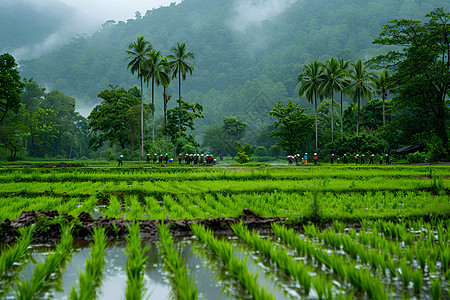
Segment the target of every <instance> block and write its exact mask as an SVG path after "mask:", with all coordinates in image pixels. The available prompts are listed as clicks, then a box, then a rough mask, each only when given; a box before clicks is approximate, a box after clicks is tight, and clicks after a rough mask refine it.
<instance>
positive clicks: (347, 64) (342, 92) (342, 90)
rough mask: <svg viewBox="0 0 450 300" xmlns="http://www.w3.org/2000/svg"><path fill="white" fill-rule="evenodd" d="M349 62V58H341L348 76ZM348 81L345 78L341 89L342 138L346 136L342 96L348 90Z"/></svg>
mask: <svg viewBox="0 0 450 300" xmlns="http://www.w3.org/2000/svg"><path fill="white" fill-rule="evenodd" d="M349 64H350V61H349V60H347V61H344V59H343V58H342V57H341V58H340V59H339V67H340V68H341V70H342V71H344V73H345V76H346V77H347V76H348V66H349ZM348 83H349V82H348V79H345V80H344V83H343V86H344V88H343V89H341V91H340V92H341V139H342V138H343V137H344V126H343V124H344V123H343V117H344V116H343V103H342V98H343V96H344V92H345V91H346V88H347V86H348Z"/></svg>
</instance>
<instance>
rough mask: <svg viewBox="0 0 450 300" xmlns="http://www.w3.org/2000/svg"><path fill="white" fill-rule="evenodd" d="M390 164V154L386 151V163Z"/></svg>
mask: <svg viewBox="0 0 450 300" xmlns="http://www.w3.org/2000/svg"><path fill="white" fill-rule="evenodd" d="M388 164H389V154H387V153H386V165H388Z"/></svg>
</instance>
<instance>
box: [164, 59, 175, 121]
mask: <svg viewBox="0 0 450 300" xmlns="http://www.w3.org/2000/svg"><path fill="white" fill-rule="evenodd" d="M163 61H164V64H165V66H166V68H167V75H169V76H167V78H164V79H162V80H161V84H162V86H163V100H164V126H166V123H167V103H168V102H169V100H170V98H171V97H172V95H168V94H167V88H168V87H169V85H170V81H171V79H170V72H171V69H170V65H169V59H168V58H167V56H164V57H163Z"/></svg>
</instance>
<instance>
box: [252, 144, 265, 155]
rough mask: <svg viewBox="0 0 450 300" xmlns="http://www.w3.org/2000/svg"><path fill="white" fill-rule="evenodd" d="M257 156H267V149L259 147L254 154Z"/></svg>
mask: <svg viewBox="0 0 450 300" xmlns="http://www.w3.org/2000/svg"><path fill="white" fill-rule="evenodd" d="M253 154H254V155H255V156H267V155H268V154H267V149H266V148H265V147H264V146H258V147H257V148H256V149H255V152H254V153H253Z"/></svg>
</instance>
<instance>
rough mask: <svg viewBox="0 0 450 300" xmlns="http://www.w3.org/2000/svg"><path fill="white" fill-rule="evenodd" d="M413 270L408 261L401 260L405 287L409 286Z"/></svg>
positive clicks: (402, 278)
mask: <svg viewBox="0 0 450 300" xmlns="http://www.w3.org/2000/svg"><path fill="white" fill-rule="evenodd" d="M411 277H412V271H411V268H410V267H409V265H408V263H407V262H406V261H405V260H402V261H401V262H400V278H401V280H402V282H403V286H404V287H408V285H409V282H410V281H411Z"/></svg>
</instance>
